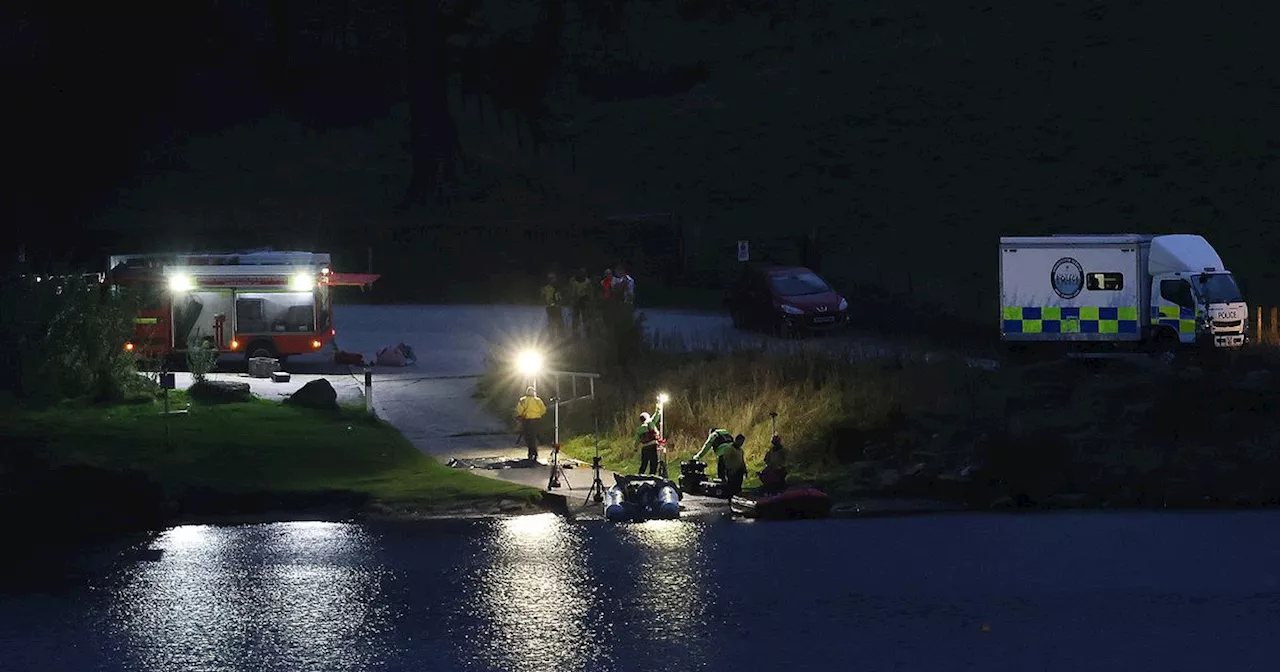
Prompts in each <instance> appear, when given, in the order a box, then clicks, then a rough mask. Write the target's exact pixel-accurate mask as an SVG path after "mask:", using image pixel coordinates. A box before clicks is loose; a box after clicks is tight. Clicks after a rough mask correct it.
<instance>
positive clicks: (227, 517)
mask: <svg viewBox="0 0 1280 672" xmlns="http://www.w3.org/2000/svg"><path fill="white" fill-rule="evenodd" d="M548 494H550V493H548ZM551 496H552V497H555V496H556V495H554V494H552V495H551ZM721 501H724V502H725V503H724V505H723V507H721V506H716V507H715V509H716V510H714V511H705V510H704V511H700V512H697V513H693V514H690V515H682V516H681V517H680V518H679V519H678V520H709V519H711V520H714V519H722V518H726V517H732V518H740V519H742V520H751V519H749V518H742V517H741V516H736V515H731V514H730V513H729V508H728V502H727V501H726V500H721ZM1277 509H1280V503H1249V504H1244V503H1236V502H1222V501H1210V502H1199V503H1197V502H1185V501H1184V502H1175V503H1169V504H1166V505H1164V506H1146V505H1117V504H1110V503H1104V504H1101V505H1087V504H1075V505H1068V504H1044V505H1038V506H990V507H977V506H970V505H967V504H965V503H963V502H950V501H945V500H930V499H918V498H910V497H887V496H886V497H864V498H856V499H847V500H838V501H835V502H833V505H832V510H831V514H830V516H829V518H830V519H842V520H847V519H872V518H902V517H914V516H930V515H941V514H959V513H969V514H986V515H1002V516H1007V515H1037V514H1049V513H1122V512H1123V513H1155V512H1178V513H1193V512H1199V513H1226V512H1240V513H1245V512H1255V511H1269V510H1277ZM546 513H552V514H555V515H556V516H558V517H560V518H565V519H567V520H570V521H575V522H605V521H604V518H603V516H596V515H589V516H583V515H581V510H579V511H577V512H574V511H567V510H565V509H564V507H563V506H559V505H554V504H534V503H520V502H516V501H514V500H508V501H506V502H497V503H486V502H473V503H465V504H459V505H456V506H441V507H431V508H427V509H391V508H383V507H375V508H374V509H373V510H356V509H344V508H340V507H316V508H307V509H297V510H279V509H277V510H268V511H260V512H246V513H234V514H209V515H195V516H181V517H178V518H176V519H174V520H173V521H171V522H170V523H169V524H168V525H167V526H166V527H164V528H161V529H169V528H172V527H178V526H183V525H213V526H237V525H261V524H270V523H300V522H328V523H354V524H361V523H375V524H377V523H392V524H402V523H414V522H444V521H453V522H468V521H469V522H475V521H485V520H505V519H510V518H516V517H521V516H529V515H541V514H546ZM761 522H775V521H761ZM145 531H150V532H155V531H157V530H145Z"/></svg>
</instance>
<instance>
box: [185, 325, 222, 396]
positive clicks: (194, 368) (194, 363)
mask: <svg viewBox="0 0 1280 672" xmlns="http://www.w3.org/2000/svg"><path fill="white" fill-rule="evenodd" d="M217 367H218V349H217V348H216V347H214V345H213V341H212V339H211V338H210V337H208V336H205V335H204V334H203V333H202V332H201V331H200V330H199V329H196V330H194V331H192V332H191V336H190V338H189V339H188V341H187V368H188V369H189V370H190V371H191V377H192V378H193V379H194V380H195V382H197V383H203V382H205V380H206V379H207V378H208V377H209V374H210V373H211V372H212V371H213V370H214V369H216V368H217Z"/></svg>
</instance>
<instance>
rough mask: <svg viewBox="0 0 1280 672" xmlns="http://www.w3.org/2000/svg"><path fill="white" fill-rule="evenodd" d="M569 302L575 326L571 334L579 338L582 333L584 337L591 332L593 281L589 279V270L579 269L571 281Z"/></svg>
mask: <svg viewBox="0 0 1280 672" xmlns="http://www.w3.org/2000/svg"><path fill="white" fill-rule="evenodd" d="M569 300H570V301H572V302H573V303H572V311H573V326H572V327H571V332H572V333H573V335H575V336H577V335H578V333H579V331H581V333H582V335H583V336H586V335H587V333H588V332H589V331H590V330H591V328H590V326H589V324H588V321H587V320H588V318H589V316H588V314H587V311H588V306H589V305H590V302H591V280H590V279H589V278H588V277H587V269H585V268H579V269H578V272H577V273H574V274H573V277H572V278H570V279H569Z"/></svg>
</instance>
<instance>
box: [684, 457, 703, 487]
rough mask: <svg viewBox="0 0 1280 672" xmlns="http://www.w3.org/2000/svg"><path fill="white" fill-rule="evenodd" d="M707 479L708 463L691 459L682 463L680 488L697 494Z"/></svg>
mask: <svg viewBox="0 0 1280 672" xmlns="http://www.w3.org/2000/svg"><path fill="white" fill-rule="evenodd" d="M705 480H707V464H706V463H705V462H697V461H694V460H690V461H688V462H681V463H680V490H681V491H682V492H692V493H695V494H697V493H698V491H699V490H698V489H699V488H700V487H701V486H702V482H703V481H705Z"/></svg>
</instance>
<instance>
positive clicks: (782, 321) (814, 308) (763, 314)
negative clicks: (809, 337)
mask: <svg viewBox="0 0 1280 672" xmlns="http://www.w3.org/2000/svg"><path fill="white" fill-rule="evenodd" d="M726 304H727V306H728V308H729V315H730V316H731V317H732V318H733V326H735V327H737V328H739V329H741V328H763V329H766V330H768V331H772V332H775V333H778V334H780V335H784V336H788V335H793V334H797V333H803V332H815V331H825V330H830V329H835V328H838V327H841V326H843V325H845V324H847V323H848V321H849V302H848V301H846V300H845V299H844V297H842V296H840V295H839V294H837V293H836V291H835V290H834V289H832V288H831V286H830V285H828V284H827V283H826V281H824V280H823V279H822V278H820V277H818V274H817V273H814V272H813V271H811V270H809V269H807V268H804V267H802V266H774V265H768V266H749V267H748V268H747V270H746V271H745V272H744V273H743V274H742V277H741V278H739V279H738V282H737V283H735V284H734V286H733V288H732V289H731V290H730V292H729V297H728V299H727V301H726Z"/></svg>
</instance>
